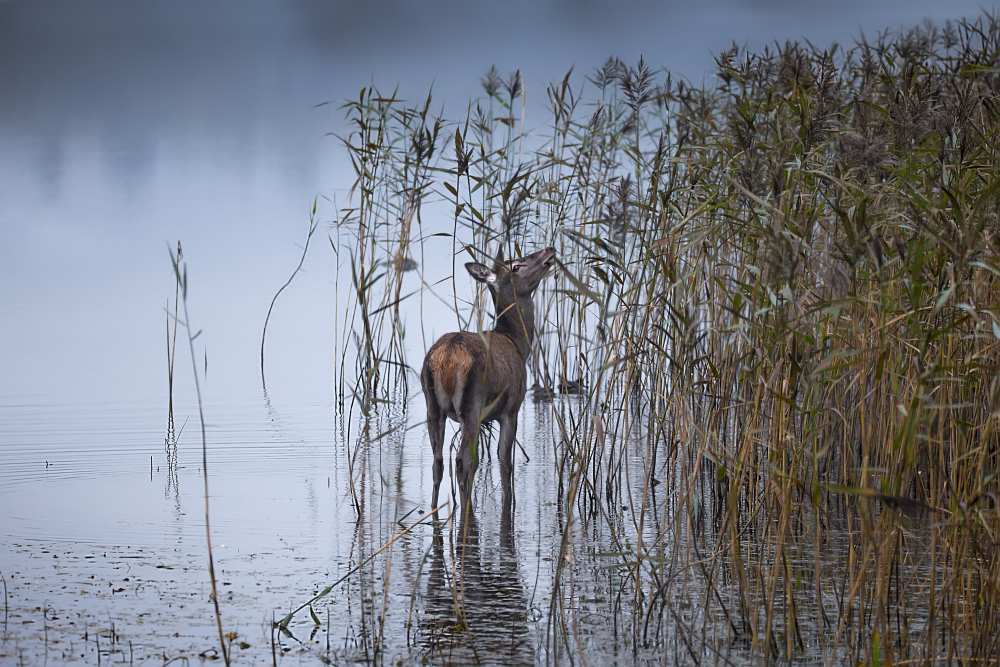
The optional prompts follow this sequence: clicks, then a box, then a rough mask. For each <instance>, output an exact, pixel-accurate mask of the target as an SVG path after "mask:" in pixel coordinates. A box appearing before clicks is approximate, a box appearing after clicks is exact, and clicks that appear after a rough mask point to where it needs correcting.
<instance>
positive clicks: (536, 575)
mask: <svg viewBox="0 0 1000 667" xmlns="http://www.w3.org/2000/svg"><path fill="white" fill-rule="evenodd" d="M165 408H166V406H165V403H160V404H152V403H144V402H135V401H134V402H122V403H119V402H107V403H96V402H95V403H84V402H75V403H66V404H59V405H44V404H37V403H26V402H19V401H16V400H5V401H4V402H3V404H2V407H0V417H2V418H0V423H2V424H3V426H2V428H0V437H2V438H3V442H4V443H6V445H7V446H6V447H5V448H4V457H3V465H2V467H0V480H2V485H0V489H2V491H0V507H2V508H3V509H2V510H0V512H2V513H0V520H2V521H0V525H2V526H3V529H2V534H0V539H2V540H3V542H4V544H6V545H8V548H7V549H5V550H4V551H3V552H2V553H0V571H2V572H3V573H4V576H5V578H6V582H7V595H8V604H9V612H8V615H7V617H6V619H7V633H8V634H7V637H8V639H7V641H6V642H4V644H3V649H2V655H3V656H5V657H6V658H8V659H12V660H13V659H21V658H24V659H27V660H28V661H33V660H36V659H38V658H40V657H43V656H44V655H46V654H47V655H48V656H49V657H50V659H52V660H53V661H54V662H71V661H75V660H79V661H82V662H93V661H95V660H96V654H97V651H98V650H100V651H101V652H102V656H103V659H113V660H120V659H133V658H134V659H137V660H139V659H147V658H156V659H159V657H161V656H167V657H168V658H169V657H175V656H181V655H187V656H189V657H190V656H192V654H196V653H198V652H200V651H204V650H210V649H212V647H213V646H214V645H215V639H214V638H215V634H214V633H215V628H214V626H213V625H212V622H211V621H212V612H211V604H210V602H209V599H208V594H209V590H208V579H207V575H206V550H205V537H204V515H203V504H202V503H203V497H202V484H201V477H200V465H201V460H200V458H201V454H200V440H199V437H198V431H197V423H196V422H197V413H196V410H195V407H194V406H192V405H190V404H188V405H183V406H179V407H178V409H177V423H178V425H181V424H185V425H184V427H183V430H182V432H181V435H180V437H179V438H178V442H177V444H176V446H175V447H172V446H168V445H166V444H165V442H164V432H165ZM206 412H207V414H208V419H209V425H210V426H209V429H208V438H209V441H210V443H211V445H210V457H209V466H210V470H211V493H210V500H211V503H212V528H213V539H214V543H215V554H216V562H217V576H218V580H219V582H220V590H221V596H222V597H221V600H222V608H223V619H224V623H225V627H226V629H227V631H233V632H236V633H238V639H236V640H234V646H236V647H239V646H240V645H241V644H240V642H245V643H246V644H247V646H246V648H235V649H234V651H235V653H236V655H237V656H239V657H240V658H242V659H246V660H247V661H252V662H262V661H265V660H268V659H270V654H271V650H272V646H271V641H272V634H271V621H272V618H273V617H277V618H279V619H280V618H281V617H282V616H283V615H284V614H285V613H286V612H287V611H288V610H289V609H290V608H293V607H295V606H298V605H299V604H301V603H302V602H304V601H306V600H308V599H309V598H310V597H311V596H312V595H313V594H314V593H315V592H316V591H317V590H320V589H322V588H323V587H324V586H325V585H326V584H329V583H333V582H334V581H335V580H337V579H338V578H340V577H341V576H342V575H343V574H345V573H346V572H347V571H348V570H349V569H351V568H352V567H354V566H356V565H357V564H358V563H359V562H361V561H363V560H364V559H365V558H367V557H368V556H369V555H370V554H371V553H372V552H374V551H375V550H376V549H378V548H379V547H380V546H381V545H382V544H384V543H385V542H386V541H387V540H389V539H390V538H392V537H393V535H394V534H395V533H397V532H398V531H399V530H400V527H401V526H404V525H409V524H411V523H412V522H413V521H414V520H415V519H416V518H417V517H418V516H420V515H421V514H423V513H425V512H426V510H427V505H426V500H427V498H428V497H429V495H430V456H429V448H428V447H427V446H426V443H425V442H424V441H425V437H424V434H423V432H422V429H420V428H414V429H411V430H409V431H407V430H406V426H405V425H406V424H407V423H408V415H406V414H403V413H402V411H396V413H395V414H389V415H386V417H385V419H384V420H380V422H381V424H380V427H381V426H385V427H386V430H388V429H391V428H393V427H396V428H397V430H396V431H394V433H393V434H390V435H389V436H387V437H385V438H384V439H382V440H380V441H378V443H373V444H371V445H369V446H368V447H365V446H364V445H356V446H355V447H360V449H357V448H355V447H348V446H346V441H345V439H344V437H343V435H342V431H341V426H342V425H341V424H338V422H337V419H336V416H335V410H334V406H332V405H327V404H314V405H302V404H296V405H291V406H281V407H279V406H277V405H274V404H271V403H270V402H268V401H265V398H264V396H263V395H261V396H260V397H259V400H256V401H254V400H251V399H248V400H247V401H245V402H232V403H220V404H211V403H210V404H209V405H207V406H206ZM525 417H526V419H525V423H524V430H523V433H522V440H523V444H524V446H525V448H526V450H527V451H528V452H530V455H531V456H532V460H531V461H530V462H529V463H525V462H524V461H523V460H522V461H520V463H519V466H518V468H519V469H518V477H517V479H516V483H517V498H518V505H517V509H516V517H517V522H516V524H511V523H510V522H508V524H507V525H506V526H504V527H503V529H501V523H502V522H501V517H502V515H503V509H502V508H501V507H500V500H499V489H498V488H497V487H498V484H497V479H496V471H495V470H493V469H492V467H491V466H487V465H484V466H483V474H482V475H481V476H480V479H479V480H478V487H477V488H478V491H477V493H478V502H477V513H476V517H477V518H473V519H472V520H471V522H466V523H465V524H461V525H459V524H458V523H456V522H451V523H450V524H448V525H445V526H444V527H441V526H440V525H439V526H438V527H437V528H434V527H432V526H430V525H424V526H420V527H418V528H415V529H413V530H412V532H410V533H409V534H407V535H406V536H404V537H402V538H400V539H399V541H398V542H396V544H395V545H394V546H393V548H392V549H391V550H390V551H389V552H388V553H389V556H388V557H387V558H384V559H378V560H377V561H375V564H374V565H372V566H367V567H363V568H362V569H361V571H360V572H359V573H358V574H357V575H356V576H355V577H352V578H351V579H350V580H349V581H348V582H347V583H345V584H344V585H342V586H340V587H338V588H337V589H335V590H334V591H333V593H332V594H331V596H330V597H329V598H328V599H324V600H323V601H321V602H319V603H318V604H316V605H315V607H314V609H315V610H316V613H317V614H318V615H319V616H320V619H321V620H322V622H323V631H322V632H321V633H318V634H317V635H316V636H312V637H311V638H310V636H311V635H312V630H313V627H314V626H313V622H312V621H311V620H310V617H309V614H308V613H303V614H300V615H299V617H298V618H297V622H296V623H293V624H292V625H291V631H292V633H293V634H294V635H295V638H292V637H290V636H285V635H277V636H275V637H274V641H275V642H276V644H275V647H276V650H277V651H279V652H280V653H287V654H288V655H291V656H298V657H300V658H302V659H306V660H312V659H315V657H316V656H317V655H320V654H323V655H326V653H325V652H326V650H327V649H326V647H327V642H328V641H329V645H330V647H331V648H330V651H331V655H334V656H338V655H339V656H342V657H345V658H350V659H357V658H365V657H366V656H371V655H372V653H371V651H372V650H373V649H372V645H371V643H372V642H373V641H374V639H373V637H378V636H381V637H382V641H383V642H384V649H383V650H384V651H385V653H386V657H388V658H392V657H395V656H400V657H404V658H406V659H411V658H413V657H414V656H417V655H420V654H422V653H425V652H426V653H427V654H430V655H439V656H447V655H455V656H466V657H470V656H473V655H476V654H477V653H478V654H480V655H481V656H491V655H492V656H499V655H503V656H505V658H512V659H514V660H515V661H518V662H532V661H533V660H534V656H535V650H536V649H535V646H536V643H537V641H538V638H539V637H540V636H541V635H542V634H543V632H544V628H543V627H542V626H541V625H540V624H541V623H542V619H543V617H544V613H543V609H544V608H545V607H546V606H547V603H548V595H549V593H548V590H547V589H548V586H549V585H550V584H549V582H550V579H551V576H552V568H553V559H554V557H555V553H556V551H557V545H556V544H553V542H552V540H551V536H552V535H553V534H554V532H555V531H556V530H557V526H555V525H554V514H553V505H554V502H553V500H552V499H551V498H550V497H549V494H547V493H544V491H545V490H547V489H549V488H551V486H552V484H553V479H552V476H553V466H552V458H551V448H552V440H551V437H552V435H551V430H550V428H547V427H546V419H545V417H544V415H541V416H539V415H537V414H536V411H535V410H534V409H532V408H531V407H529V408H528V409H526V410H525ZM192 420H193V422H194V423H193V422H192ZM418 426H419V424H418ZM519 458H520V456H519ZM350 461H353V471H354V472H353V478H354V484H355V492H356V493H357V495H358V497H359V499H360V502H361V507H360V513H359V512H358V511H357V510H356V508H355V506H354V503H353V500H352V494H351V492H350V490H349V489H350V487H351V482H350V480H349V479H348V477H349V476H350V473H349V472H348V469H350V468H351V467H352V464H351V463H349V462H350ZM446 495H447V494H446ZM470 523H472V524H473V525H471V526H470ZM456 549H457V552H454V553H453V550H456ZM456 554H457V555H456ZM456 563H457V570H456V568H455V565H456ZM452 572H457V574H455V575H454V576H457V577H458V580H459V581H461V582H462V585H463V586H464V591H465V600H466V602H465V606H466V609H467V611H466V612H465V613H466V618H465V619H464V623H466V624H467V626H468V628H470V630H471V632H458V631H456V624H457V622H458V621H457V616H456V612H455V611H454V607H453V604H452V602H453V591H452V588H451V583H449V582H454V580H453V579H452V575H451V573H452ZM371 605H374V608H375V610H376V612H375V618H376V619H378V621H379V622H382V612H381V607H382V605H385V608H386V610H387V615H386V616H385V618H384V623H385V627H384V628H380V629H377V630H376V629H373V628H370V627H369V628H365V627H363V626H364V622H365V617H366V616H367V615H368V614H371V613H372V610H371V609H367V610H366V607H369V606H371ZM327 613H329V614H330V622H329V624H327V616H326V614H327ZM411 614H412V616H411ZM371 620H373V619H371V618H368V621H371ZM327 631H329V635H330V636H329V637H328V636H327ZM366 633H367V634H368V636H365V635H366ZM99 644H100V646H99ZM498 651H501V653H497V652H498ZM456 659H457V658H456Z"/></svg>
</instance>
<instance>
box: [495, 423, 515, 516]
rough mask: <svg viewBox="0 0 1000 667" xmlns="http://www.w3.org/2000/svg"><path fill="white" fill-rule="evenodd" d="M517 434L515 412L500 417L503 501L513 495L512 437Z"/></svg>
mask: <svg viewBox="0 0 1000 667" xmlns="http://www.w3.org/2000/svg"><path fill="white" fill-rule="evenodd" d="M516 436H517V413H516V412H514V413H512V414H507V415H503V416H502V417H501V418H500V447H499V451H498V454H499V459H500V484H501V486H502V487H503V497H504V501H505V502H509V501H510V500H512V499H513V497H514V438H515V437H516Z"/></svg>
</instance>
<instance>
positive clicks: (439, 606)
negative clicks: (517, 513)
mask: <svg viewBox="0 0 1000 667" xmlns="http://www.w3.org/2000/svg"><path fill="white" fill-rule="evenodd" d="M433 530H434V532H433V535H432V538H431V552H430V564H429V571H428V575H427V584H426V593H425V596H424V604H423V609H422V612H421V614H420V629H419V645H420V647H421V648H422V649H423V650H424V651H425V652H426V654H427V655H429V656H430V657H431V658H432V659H434V660H435V661H442V662H446V663H454V664H463V663H464V664H468V663H472V662H478V663H484V664H489V663H503V664H533V663H534V660H535V646H534V644H533V641H532V637H531V636H530V635H531V629H529V623H528V621H529V615H530V614H529V609H528V599H527V596H526V594H525V590H524V584H523V580H522V575H521V572H520V569H519V560H518V553H517V547H516V541H515V537H514V528H513V521H512V514H511V508H510V506H509V504H508V503H505V504H504V508H503V516H502V517H501V520H500V532H499V535H495V534H494V535H487V536H485V537H484V536H483V535H482V534H481V531H480V528H479V522H478V520H477V519H476V516H475V511H470V512H465V513H463V516H462V518H461V520H460V521H459V522H458V524H457V527H456V528H455V531H454V533H452V534H450V535H449V538H450V539H449V543H448V547H449V548H447V549H446V544H445V535H444V531H445V528H443V527H442V525H441V523H439V522H435V524H434V528H433ZM484 542H485V548H484V545H483V543H484ZM452 564H454V566H453V567H452V566H451V565H452ZM536 620H537V619H536Z"/></svg>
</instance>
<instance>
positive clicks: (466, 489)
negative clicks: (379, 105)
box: [455, 409, 481, 511]
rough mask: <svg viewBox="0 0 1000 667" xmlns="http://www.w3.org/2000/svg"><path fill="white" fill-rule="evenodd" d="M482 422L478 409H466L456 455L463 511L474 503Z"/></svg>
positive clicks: (456, 472) (456, 468)
mask: <svg viewBox="0 0 1000 667" xmlns="http://www.w3.org/2000/svg"><path fill="white" fill-rule="evenodd" d="M469 415H474V416H469ZM480 423H481V422H480V420H479V411H478V410H468V409H467V410H465V414H463V415H462V444H461V446H460V447H459V450H458V454H456V455H455V476H456V477H457V478H458V488H459V491H460V492H461V499H462V507H463V511H464V510H465V509H466V508H468V507H470V506H471V504H472V482H473V480H474V479H475V478H476V470H477V469H478V468H479V458H480V457H479V454H480V452H479V426H480Z"/></svg>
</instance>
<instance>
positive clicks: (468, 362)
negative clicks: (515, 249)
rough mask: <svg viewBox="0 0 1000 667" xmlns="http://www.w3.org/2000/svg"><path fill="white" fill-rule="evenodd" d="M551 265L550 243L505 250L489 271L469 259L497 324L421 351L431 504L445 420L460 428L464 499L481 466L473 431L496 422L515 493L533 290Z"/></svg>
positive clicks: (440, 468)
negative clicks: (522, 251) (508, 253)
mask: <svg viewBox="0 0 1000 667" xmlns="http://www.w3.org/2000/svg"><path fill="white" fill-rule="evenodd" d="M556 263H557V260H556V251H555V248H545V249H544V250H539V251H538V252H535V253H532V254H531V255H528V256H526V257H522V258H521V259H515V260H510V261H504V257H503V247H502V246H501V248H500V249H499V251H498V252H497V256H496V259H494V261H493V268H490V267H488V266H486V265H485V264H481V263H480V262H468V263H467V264H466V265H465V269H466V270H467V271H468V272H469V275H470V276H472V278H473V279H474V280H476V281H477V282H479V283H482V284H484V285H486V287H487V288H488V289H489V291H490V296H491V297H492V299H493V309H494V313H495V326H494V328H493V329H492V330H489V331H483V332H482V333H476V332H471V331H457V332H452V333H447V334H444V335H443V336H441V337H440V338H438V340H437V341H436V342H435V343H434V344H433V345H432V346H431V348H430V349H429V350H428V351H427V355H426V357H425V358H424V365H423V368H422V370H421V372H420V384H421V387H422V388H423V392H424V399H425V400H426V402H427V432H428V434H429V435H430V440H431V449H432V450H433V454H434V464H433V465H434V468H433V470H434V488H433V492H432V494H431V508H432V511H436V510H437V507H438V491H439V488H440V486H441V477H442V474H443V472H444V429H445V424H446V423H447V420H448V419H451V420H452V421H455V422H458V423H459V425H460V426H461V432H462V436H461V443H460V445H459V449H458V452H457V453H456V455H455V473H456V474H455V476H456V477H457V479H458V485H459V489H460V491H461V496H462V500H463V503H465V504H467V503H468V502H470V499H471V492H472V482H473V479H474V478H475V474H476V469H477V468H478V467H479V451H478V445H479V431H480V427H481V426H482V425H484V424H488V423H490V422H496V421H498V422H500V442H499V445H498V458H499V460H500V479H501V486H502V489H503V494H504V498H505V499H508V498H512V497H513V474H514V440H515V438H516V436H517V415H518V411H519V410H520V408H521V404H522V403H523V402H524V394H525V391H526V390H527V363H528V358H529V356H530V355H531V348H532V343H533V342H534V339H535V304H534V294H535V290H536V289H538V286H539V285H540V284H541V282H542V279H543V278H545V276H546V275H547V274H548V273H549V270H550V269H551V268H552V267H553V266H554V265H555V264H556Z"/></svg>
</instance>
